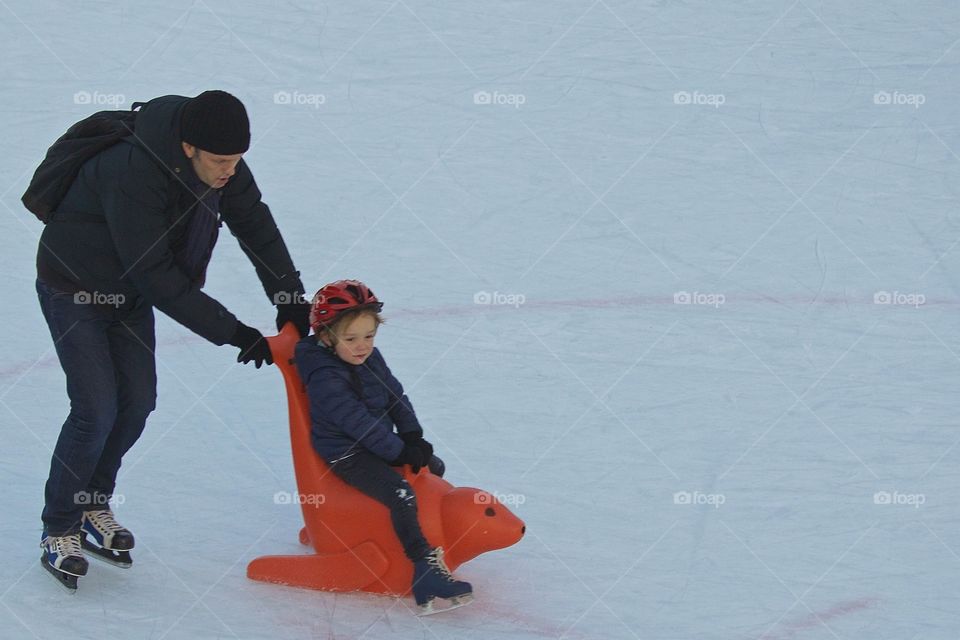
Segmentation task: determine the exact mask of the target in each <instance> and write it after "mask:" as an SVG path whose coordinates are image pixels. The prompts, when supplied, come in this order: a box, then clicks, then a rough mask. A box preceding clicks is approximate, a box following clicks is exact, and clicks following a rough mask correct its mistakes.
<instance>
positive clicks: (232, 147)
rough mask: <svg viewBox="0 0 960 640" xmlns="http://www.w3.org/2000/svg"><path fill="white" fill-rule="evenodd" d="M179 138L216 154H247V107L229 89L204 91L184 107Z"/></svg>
mask: <svg viewBox="0 0 960 640" xmlns="http://www.w3.org/2000/svg"><path fill="white" fill-rule="evenodd" d="M180 138H181V140H183V141H184V142H186V143H187V144H192V145H193V146H195V147H197V148H198V149H203V150H204V151H208V152H210V153H216V154H217V155H222V156H231V155H234V154H236V153H245V152H246V150H247V149H249V148H250V120H249V119H248V118H247V110H246V109H245V108H244V106H243V103H242V102H240V100H238V99H237V98H236V97H235V96H232V95H230V94H229V93H227V92H226V91H204V92H203V93H201V94H200V95H198V96H197V97H196V98H191V99H190V101H189V102H187V104H186V106H185V107H184V108H183V113H182V114H181V116H180Z"/></svg>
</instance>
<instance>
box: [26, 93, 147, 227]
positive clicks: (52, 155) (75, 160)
mask: <svg viewBox="0 0 960 640" xmlns="http://www.w3.org/2000/svg"><path fill="white" fill-rule="evenodd" d="M142 105H143V103H141V102H134V103H133V106H131V107H130V110H129V111H126V110H123V111H99V112H97V113H95V114H93V115H92V116H89V117H87V118H84V119H83V120H81V121H80V122H77V123H76V124H74V125H73V126H72V127H70V128H69V129H67V132H66V133H64V134H63V135H62V136H60V137H59V138H57V141H56V142H54V143H53V145H52V146H51V147H50V148H49V149H47V155H46V157H44V159H43V162H41V163H40V166H39V167H37V170H36V171H35V172H34V173H33V178H32V179H31V180H30V186H28V187H27V190H26V191H25V192H24V193H23V196H22V197H21V198H20V200H21V201H23V204H24V206H25V207H26V208H27V209H29V210H30V211H31V212H32V213H33V214H34V215H35V216H37V218H39V219H40V221H41V222H43V223H44V224H46V223H47V222H49V221H50V214H51V213H52V212H53V211H54V210H56V208H57V207H58V206H59V205H60V202H61V201H62V200H63V198H64V196H66V195H67V191H68V190H69V189H70V185H72V184H73V181H74V180H76V178H77V175H79V173H80V167H82V166H83V163H84V162H86V161H87V160H89V159H90V158H92V157H93V156H95V155H97V154H98V153H100V152H101V151H103V150H105V149H107V148H109V147H112V146H113V145H115V144H117V143H118V142H120V141H121V140H123V139H124V138H126V137H127V136H129V135H132V134H133V130H134V124H135V122H136V120H137V109H139V108H140V107H141V106H142Z"/></svg>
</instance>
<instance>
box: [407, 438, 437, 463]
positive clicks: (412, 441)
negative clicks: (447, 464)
mask: <svg viewBox="0 0 960 640" xmlns="http://www.w3.org/2000/svg"><path fill="white" fill-rule="evenodd" d="M400 438H401V439H402V440H403V444H405V445H409V446H411V447H416V448H418V449H420V451H421V452H423V459H424V462H425V463H426V464H430V458H432V457H433V445H432V444H430V443H429V442H427V441H426V440H424V439H423V432H422V431H410V432H408V433H401V434H400Z"/></svg>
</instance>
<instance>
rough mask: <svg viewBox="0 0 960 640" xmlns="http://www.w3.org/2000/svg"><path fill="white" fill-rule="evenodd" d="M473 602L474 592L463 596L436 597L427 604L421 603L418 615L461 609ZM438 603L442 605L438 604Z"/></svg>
mask: <svg viewBox="0 0 960 640" xmlns="http://www.w3.org/2000/svg"><path fill="white" fill-rule="evenodd" d="M471 602H473V594H472V593H465V594H463V595H462V596H454V597H453V598H434V599H433V600H430V601H429V602H427V603H426V604H421V605H419V606H418V607H417V609H418V611H417V615H418V616H421V617H423V616H432V615H435V614H438V613H445V612H447V611H453V610H454V609H459V608H460V607H463V606H465V605H468V604H470V603H471ZM438 603H439V604H440V606H437V605H438Z"/></svg>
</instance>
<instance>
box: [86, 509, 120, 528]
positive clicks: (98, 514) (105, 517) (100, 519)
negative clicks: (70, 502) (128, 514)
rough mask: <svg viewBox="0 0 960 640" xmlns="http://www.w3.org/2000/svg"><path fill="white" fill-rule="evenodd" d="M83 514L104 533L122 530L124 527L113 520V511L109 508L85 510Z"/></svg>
mask: <svg viewBox="0 0 960 640" xmlns="http://www.w3.org/2000/svg"><path fill="white" fill-rule="evenodd" d="M83 515H84V516H86V518H87V520H89V521H90V522H92V523H93V526H95V527H96V528H97V529H99V530H100V531H102V532H104V533H116V532H118V531H123V530H124V528H123V527H122V526H120V525H119V524H118V523H117V521H116V520H114V518H113V512H112V511H110V510H109V509H104V510H102V511H85V512H84V514H83Z"/></svg>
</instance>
